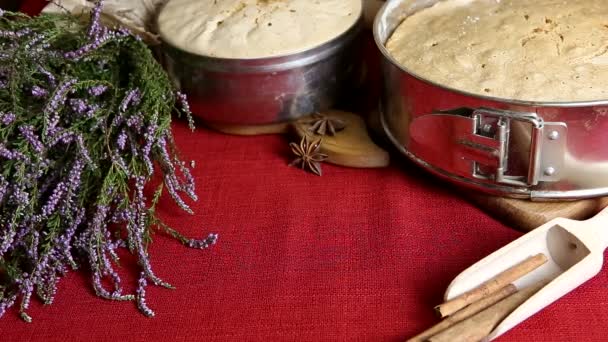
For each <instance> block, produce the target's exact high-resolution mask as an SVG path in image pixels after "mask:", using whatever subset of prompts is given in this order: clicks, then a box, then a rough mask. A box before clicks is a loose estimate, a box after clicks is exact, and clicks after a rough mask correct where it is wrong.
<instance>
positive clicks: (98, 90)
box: [89, 85, 108, 96]
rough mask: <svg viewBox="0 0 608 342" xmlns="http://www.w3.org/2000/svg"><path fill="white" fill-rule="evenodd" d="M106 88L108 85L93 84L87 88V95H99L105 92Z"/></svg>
mask: <svg viewBox="0 0 608 342" xmlns="http://www.w3.org/2000/svg"><path fill="white" fill-rule="evenodd" d="M106 90H108V87H107V86H105V85H98V86H94V87H91V88H89V95H91V96H101V95H102V94H103V93H105V92H106Z"/></svg>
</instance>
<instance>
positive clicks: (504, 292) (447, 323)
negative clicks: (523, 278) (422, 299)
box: [407, 284, 517, 342]
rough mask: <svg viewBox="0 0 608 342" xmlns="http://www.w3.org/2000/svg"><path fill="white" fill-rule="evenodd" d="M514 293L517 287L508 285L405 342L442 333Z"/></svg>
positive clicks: (414, 341) (421, 339)
mask: <svg viewBox="0 0 608 342" xmlns="http://www.w3.org/2000/svg"><path fill="white" fill-rule="evenodd" d="M515 292H517V287H515V285H513V284H509V285H507V286H505V287H503V288H502V289H500V290H498V291H497V292H494V293H493V294H491V295H490V296H488V297H486V298H484V299H481V300H479V301H477V302H475V303H473V304H471V305H469V306H467V307H465V308H464V309H462V310H460V311H458V312H456V313H455V314H453V315H451V316H450V317H448V318H446V319H444V320H443V321H441V322H439V323H437V324H435V325H434V326H432V327H431V328H429V329H427V330H425V331H424V332H422V333H420V334H418V335H416V336H414V337H412V338H411V339H409V340H408V341H407V342H422V341H424V340H426V339H428V338H429V337H431V336H433V335H436V334H438V333H440V332H442V331H443V330H445V329H447V328H449V327H451V326H453V325H455V324H456V323H459V322H461V321H464V320H465V319H467V318H469V317H471V316H473V315H475V314H477V313H479V312H481V311H483V310H485V309H487V308H489V307H490V306H492V305H494V304H496V303H498V302H499V301H501V300H503V299H505V298H506V297H508V296H510V295H512V294H514V293H515Z"/></svg>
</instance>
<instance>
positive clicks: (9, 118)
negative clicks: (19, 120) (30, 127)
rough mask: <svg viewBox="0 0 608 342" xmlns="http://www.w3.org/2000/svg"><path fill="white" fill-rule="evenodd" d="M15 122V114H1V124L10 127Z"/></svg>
mask: <svg viewBox="0 0 608 342" xmlns="http://www.w3.org/2000/svg"><path fill="white" fill-rule="evenodd" d="M13 121H15V114H13V113H10V112H9V113H0V122H1V123H2V124H3V125H6V126H8V125H10V124H11V123H13Z"/></svg>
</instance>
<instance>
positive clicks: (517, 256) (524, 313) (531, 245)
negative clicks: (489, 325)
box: [445, 209, 608, 341]
mask: <svg viewBox="0 0 608 342" xmlns="http://www.w3.org/2000/svg"><path fill="white" fill-rule="evenodd" d="M607 247H608V209H604V210H603V211H602V212H601V213H599V214H598V215H597V216H595V217H594V218H592V219H589V220H587V221H574V220H569V219H564V218H558V219H555V220H552V221H550V222H549V223H546V224H544V225H542V226H541V227H539V228H538V229H536V230H534V231H532V232H530V233H528V234H526V235H524V236H522V237H521V238H519V239H517V240H515V241H513V242H512V243H510V244H509V245H507V246H505V247H503V248H502V249H500V250H498V251H496V252H494V253H493V254H491V255H489V256H487V257H486V258H484V259H483V260H481V261H479V262H478V263H476V264H475V265H473V266H471V267H470V268H468V269H467V270H465V271H464V272H462V273H461V274H460V275H458V276H457V277H456V279H454V281H452V283H451V284H450V286H449V287H448V289H447V291H446V294H445V299H446V301H450V300H452V299H454V298H456V297H458V296H460V295H462V294H465V293H467V292H469V291H470V290H473V289H475V288H477V287H478V286H479V285H480V284H483V283H485V282H487V281H488V280H491V279H492V278H493V277H495V276H496V275H497V274H501V273H504V272H505V271H507V270H508V269H510V268H513V267H514V266H515V265H517V264H518V263H521V262H522V260H526V259H527V258H529V257H530V256H533V255H538V254H541V253H542V254H544V255H545V256H547V258H548V260H547V262H546V263H544V264H543V265H542V266H540V267H538V268H536V269H534V270H533V271H532V272H530V273H528V274H527V275H525V276H524V277H522V278H520V279H518V280H517V281H515V283H514V284H515V285H516V286H517V288H520V289H521V288H525V287H529V286H533V285H534V284H538V283H539V282H542V281H544V280H548V281H549V282H548V283H547V285H545V286H543V287H542V288H541V289H540V290H539V291H538V292H536V293H535V294H534V295H532V296H531V297H530V298H529V299H527V300H526V301H525V302H524V303H523V304H521V305H520V306H518V307H517V308H516V309H515V310H514V311H512V312H511V313H510V314H509V315H508V316H507V317H506V318H505V319H504V320H502V321H501V322H500V323H499V324H498V325H497V326H496V327H495V328H494V329H493V330H492V332H491V333H490V334H489V336H488V337H487V339H485V340H486V341H491V340H493V339H495V338H497V337H499V336H501V335H502V334H504V333H505V332H507V331H508V330H510V329H511V328H513V327H515V326H516V325H517V324H519V323H521V322H523V321H524V320H526V319H527V318H529V317H530V316H532V315H534V314H535V313H537V312H539V311H540V310H542V309H544V308H545V307H546V306H548V305H550V304H551V303H553V302H554V301H556V300H558V299H559V298H561V297H562V296H564V295H566V294H567V293H569V292H570V291H572V290H574V289H575V288H577V287H578V286H580V285H582V284H583V283H585V282H586V281H588V280H589V279H591V278H592V277H594V276H595V275H596V274H598V273H599V271H600V270H601V269H602V265H603V262H604V256H603V255H604V250H605V249H606V248H607Z"/></svg>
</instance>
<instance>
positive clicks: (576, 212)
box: [468, 193, 608, 232]
mask: <svg viewBox="0 0 608 342" xmlns="http://www.w3.org/2000/svg"><path fill="white" fill-rule="evenodd" d="M468 198H469V199H470V200H471V202H473V203H474V204H475V205H476V206H478V207H479V208H481V209H482V210H484V211H486V212H487V213H488V214H490V215H492V216H494V217H495V218H497V219H498V220H500V221H502V222H504V223H505V224H507V225H509V226H511V227H513V228H515V229H518V230H521V231H525V232H527V231H530V230H533V229H535V228H537V227H539V226H541V225H543V224H545V223H547V222H549V221H551V220H552V219H554V218H558V217H565V218H569V219H573V220H586V219H588V218H591V217H592V216H595V214H597V213H599V212H600V211H601V210H602V209H603V208H604V207H606V206H608V198H607V197H604V198H599V199H587V200H580V201H573V202H532V201H529V200H520V199H513V198H503V197H497V196H491V195H485V194H477V193H475V194H473V193H469V194H468Z"/></svg>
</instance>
